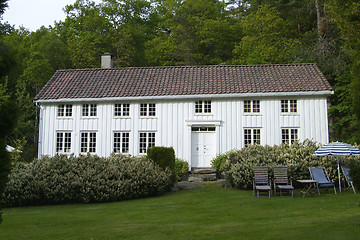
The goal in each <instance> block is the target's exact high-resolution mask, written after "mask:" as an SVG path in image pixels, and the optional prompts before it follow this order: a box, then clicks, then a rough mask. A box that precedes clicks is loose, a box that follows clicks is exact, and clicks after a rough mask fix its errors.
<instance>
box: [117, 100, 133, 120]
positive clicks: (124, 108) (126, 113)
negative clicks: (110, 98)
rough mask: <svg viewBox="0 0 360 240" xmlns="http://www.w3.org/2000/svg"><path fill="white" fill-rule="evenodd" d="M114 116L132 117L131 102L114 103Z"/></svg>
mask: <svg viewBox="0 0 360 240" xmlns="http://www.w3.org/2000/svg"><path fill="white" fill-rule="evenodd" d="M114 117H123V118H128V117H130V103H116V104H114Z"/></svg>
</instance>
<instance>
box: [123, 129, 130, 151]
mask: <svg viewBox="0 0 360 240" xmlns="http://www.w3.org/2000/svg"><path fill="white" fill-rule="evenodd" d="M122 135H123V136H122V148H121V150H122V153H129V135H130V134H129V133H123V134H122Z"/></svg>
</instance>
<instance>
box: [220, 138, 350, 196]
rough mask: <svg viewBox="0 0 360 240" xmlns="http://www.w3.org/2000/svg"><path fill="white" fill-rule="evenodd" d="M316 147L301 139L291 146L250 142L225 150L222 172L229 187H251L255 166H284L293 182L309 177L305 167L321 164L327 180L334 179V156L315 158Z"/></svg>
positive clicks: (343, 158)
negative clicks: (225, 157) (235, 148)
mask: <svg viewBox="0 0 360 240" xmlns="http://www.w3.org/2000/svg"><path fill="white" fill-rule="evenodd" d="M319 147H320V145H318V144H316V143H315V142H311V141H308V140H305V141H304V142H302V143H301V142H296V143H294V144H292V145H290V146H289V145H287V144H282V145H280V146H273V147H270V146H261V145H251V146H248V147H246V148H243V149H240V150H232V151H230V152H228V153H227V154H226V155H227V162H226V164H224V165H223V169H224V174H225V176H226V178H227V179H228V181H229V182H230V183H231V185H232V186H233V187H236V188H240V189H251V188H252V180H253V176H254V175H253V171H254V167H255V166H268V167H269V168H270V170H271V169H272V167H273V166H280V165H284V166H288V167H289V175H290V176H291V177H292V178H293V182H296V180H298V179H309V178H310V173H309V167H316V166H322V167H325V168H326V170H327V172H328V174H329V175H330V178H331V179H337V158H336V157H318V156H314V155H313V154H314V152H315V151H316V150H317V149H318V148H319ZM340 159H341V163H342V164H347V163H348V162H349V161H350V159H351V158H349V157H341V158H340Z"/></svg>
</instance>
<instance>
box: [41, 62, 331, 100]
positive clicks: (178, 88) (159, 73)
mask: <svg viewBox="0 0 360 240" xmlns="http://www.w3.org/2000/svg"><path fill="white" fill-rule="evenodd" d="M316 91H332V88H331V86H330V84H329V82H328V81H327V80H326V79H325V77H324V75H323V74H322V73H321V71H320V70H319V68H318V67H317V66H316V64H289V65H251V66H250V65H249V66H235V65H214V66H178V67H129V68H119V69H115V68H112V69H78V70H71V69H70V70H58V71H56V72H55V74H54V76H53V77H52V78H51V79H50V80H49V82H48V83H47V84H46V85H45V86H44V87H43V89H42V90H41V91H40V92H39V93H38V94H37V95H36V97H35V100H51V99H79V98H112V97H119V98H121V97H145V96H174V95H200V94H201V95H202V94H239V93H279V92H316Z"/></svg>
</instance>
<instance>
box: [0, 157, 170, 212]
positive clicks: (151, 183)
mask: <svg viewBox="0 0 360 240" xmlns="http://www.w3.org/2000/svg"><path fill="white" fill-rule="evenodd" d="M172 175H173V173H172V172H171V171H169V170H165V171H164V170H162V169H161V168H160V167H159V166H157V165H156V164H155V163H154V162H152V161H150V160H148V159H146V158H145V157H143V158H137V157H127V156H123V155H112V156H110V157H109V158H100V157H97V156H91V155H87V156H79V157H73V156H64V155H57V156H55V157H52V158H50V157H43V158H41V159H38V160H34V161H33V162H32V163H28V164H24V163H19V164H17V165H16V166H15V167H14V169H13V170H12V172H11V174H10V176H9V182H8V184H7V186H6V188H5V194H4V206H5V207H15V206H26V205H47V204H63V203H95V202H109V201H120V200H127V199H135V198H142V197H148V196H154V195H159V194H162V193H164V192H166V191H169V190H170V188H171V186H172V185H173V180H172Z"/></svg>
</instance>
